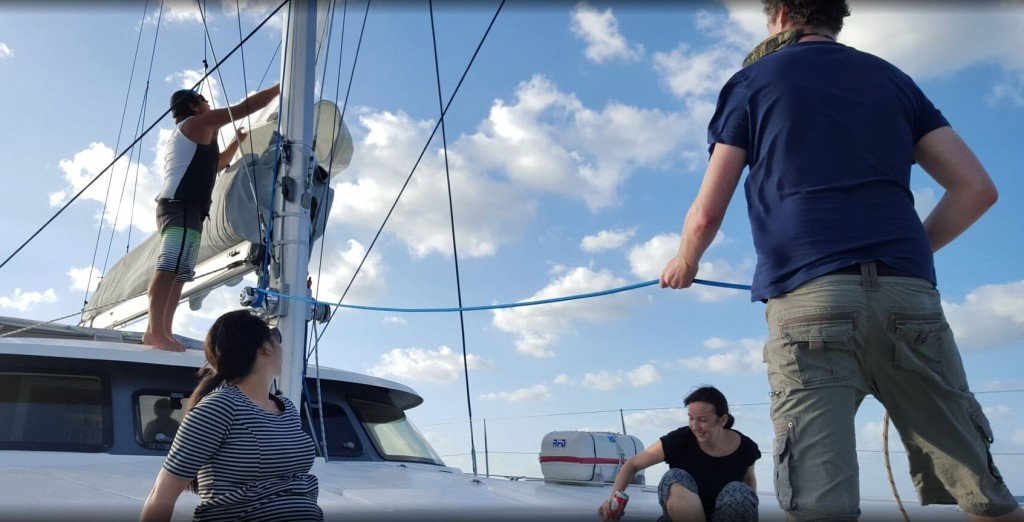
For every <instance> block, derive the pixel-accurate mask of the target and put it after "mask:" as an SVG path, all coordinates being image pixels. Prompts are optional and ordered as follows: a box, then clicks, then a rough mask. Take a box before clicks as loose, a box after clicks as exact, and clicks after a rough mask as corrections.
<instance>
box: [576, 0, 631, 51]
mask: <svg viewBox="0 0 1024 522" xmlns="http://www.w3.org/2000/svg"><path fill="white" fill-rule="evenodd" d="M571 29H572V33H573V34H574V35H576V37H577V38H579V39H581V40H583V41H584V42H586V44H587V49H586V50H585V51H584V55H585V56H586V57H587V59H588V60H590V61H592V62H594V63H605V62H607V61H616V60H617V61H626V62H628V61H638V60H640V59H642V58H643V56H644V46H643V45H641V44H635V45H630V44H629V42H628V41H627V40H626V38H625V37H624V36H622V34H621V33H620V32H619V21H618V20H617V19H616V18H615V15H614V14H612V10H611V9H605V10H604V11H598V10H597V9H596V8H594V7H592V6H591V5H590V4H588V3H586V2H580V3H578V4H576V7H575V9H573V11H572V25H571Z"/></svg>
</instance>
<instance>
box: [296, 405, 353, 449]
mask: <svg viewBox="0 0 1024 522" xmlns="http://www.w3.org/2000/svg"><path fill="white" fill-rule="evenodd" d="M323 405H324V415H323V417H324V424H323V428H324V430H326V431H327V454H328V455H330V456H332V457H358V456H359V455H362V454H363V444H362V443H361V442H359V437H358V436H356V430H355V427H354V426H352V421H351V420H349V418H348V415H346V414H345V410H344V409H343V408H342V407H341V406H338V405H337V404H334V403H331V402H325V403H324V404H323ZM309 411H310V412H312V414H313V422H312V424H313V426H312V427H313V430H312V432H310V422H309V420H308V417H307V416H306V409H305V408H303V410H302V429H303V430H304V431H305V432H306V433H311V435H312V436H313V440H314V441H316V443H317V446H318V447H317V449H316V454H317V455H323V447H322V445H323V442H322V441H321V440H320V437H321V430H320V410H319V409H318V408H317V404H309Z"/></svg>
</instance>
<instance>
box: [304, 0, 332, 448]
mask: <svg viewBox="0 0 1024 522" xmlns="http://www.w3.org/2000/svg"><path fill="white" fill-rule="evenodd" d="M336 7H337V2H336V1H332V2H331V3H330V4H328V5H327V19H328V20H329V22H328V23H325V24H324V33H323V35H322V37H321V40H320V45H318V46H317V50H316V60H314V63H316V62H319V60H320V51H321V50H322V49H324V47H326V50H325V53H324V62H323V63H324V69H323V74H321V79H320V101H323V99H324V88H325V87H326V83H327V64H328V63H329V62H330V56H331V37H332V36H333V35H334V13H335V10H336ZM339 63H340V59H339ZM339 79H340V66H339ZM319 125H320V111H316V118H315V120H314V122H313V129H314V133H313V151H314V152H315V151H316V138H317V136H316V130H317V129H319ZM331 144H332V150H333V144H334V140H333V139H332V140H331ZM311 160H312V161H316V158H315V156H314V157H313V158H311ZM328 179H330V178H328ZM329 186H330V185H329V183H327V184H325V186H324V196H326V193H327V190H328V187H329ZM317 210H318V211H320V210H321V209H320V207H319V206H318V207H317ZM312 218H313V223H316V222H317V217H316V216H312ZM325 223H326V221H325ZM309 235H310V238H309V240H310V243H312V241H313V236H315V235H316V231H315V230H313V228H312V227H311V228H310V232H309ZM320 253H321V255H322V254H323V246H322V244H321V247H320ZM317 279H318V280H319V274H317ZM315 331H316V323H314V324H313V329H312V331H311V332H310V334H309V336H303V343H304V345H303V352H304V353H305V357H304V359H303V360H304V363H303V365H302V386H303V391H305V393H306V401H307V403H308V402H312V397H311V396H310V393H309V390H308V389H307V386H306V372H307V369H308V368H309V354H310V352H312V353H313V355H314V362H315V364H316V367H315V368H316V369H315V371H316V401H317V407H318V408H319V410H318V411H319V412H320V434H321V440H323V457H324V462H330V454H329V453H328V449H327V427H326V426H325V425H324V416H323V412H324V404H323V388H322V386H321V383H320V345H319V343H316V342H314V339H315ZM307 417H308V418H309V423H310V431H311V432H312V431H313V426H312V424H313V417H312V416H309V415H308V413H307Z"/></svg>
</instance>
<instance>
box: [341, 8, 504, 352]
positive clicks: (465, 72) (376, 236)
mask: <svg viewBox="0 0 1024 522" xmlns="http://www.w3.org/2000/svg"><path fill="white" fill-rule="evenodd" d="M504 5H505V0H501V3H499V4H498V8H497V9H496V10H495V11H494V16H493V17H491V21H490V23H489V24H487V30H486V31H484V34H483V36H482V37H481V38H480V42H479V43H478V44H477V46H476V50H474V51H473V56H471V57H470V59H469V63H468V64H466V68H465V69H464V70H463V71H462V76H461V77H460V78H459V82H458V83H457V84H456V85H455V89H454V90H453V91H452V94H451V96H449V97H448V103H447V104H446V105H445V107H444V110H442V111H441V119H443V118H444V116H445V114H447V113H448V109H449V108H450V107H451V104H452V101H454V100H455V96H456V95H457V94H458V93H459V88H461V87H462V82H463V81H465V79H466V76H467V75H468V74H469V70H470V69H471V68H472V67H473V63H474V62H475V61H476V57H477V56H478V55H479V54H480V49H481V48H482V47H483V45H484V42H486V41H487V36H488V35H489V34H491V28H493V27H494V22H495V21H497V19H498V15H499V14H501V8H502V7H503V6H504ZM367 9H369V7H367ZM363 23H364V24H365V23H366V20H365V19H364V20H363ZM360 43H362V41H361V40H360ZM349 87H350V88H351V84H350V85H349ZM345 97H346V100H347V98H348V95H347V94H346V96H345ZM342 114H343V115H344V112H342ZM441 119H439V120H438V122H437V123H436V124H434V130H433V131H431V133H430V136H429V137H428V138H427V142H426V143H424V144H423V149H422V150H421V151H420V154H419V157H417V158H416V162H415V163H414V164H413V167H412V170H411V171H410V172H409V175H408V176H407V177H406V178H405V183H403V184H402V188H401V189H400V190H399V191H398V195H397V196H396V197H395V201H394V203H392V204H391V208H390V209H388V212H387V215H385V216H384V221H383V222H382V223H381V225H380V228H378V229H377V233H376V234H374V236H373V241H371V242H370V245H369V246H368V247H367V248H366V252H365V253H364V254H363V259H362V260H360V261H359V265H357V266H356V269H355V271H354V272H353V273H352V277H351V279H349V282H348V285H346V286H345V291H344V292H342V294H341V298H339V299H338V302H337V303H336V304H333V303H332V306H335V308H334V310H332V311H331V315H330V317H329V318H328V319H327V325H326V326H325V327H324V332H326V331H327V327H328V326H330V324H331V319H333V318H334V314H335V313H337V311H338V308H340V307H343V306H344V305H342V303H343V302H344V300H345V297H346V296H347V295H348V292H349V290H350V289H351V288H352V283H354V282H355V280H356V277H357V276H358V275H359V272H360V270H362V268H363V265H364V264H365V263H366V259H367V258H368V257H369V256H370V252H371V251H372V250H373V247H374V245H376V244H377V240H378V239H380V235H381V233H382V232H383V231H384V227H385V226H386V225H387V223H388V220H389V219H390V218H391V214H392V213H394V211H395V207H396V206H398V201H399V200H400V199H401V198H402V194H403V193H404V192H405V188H406V187H408V186H409V181H411V180H412V176H413V174H415V173H416V168H417V167H418V166H419V164H420V161H422V160H423V155H424V154H426V152H427V149H428V148H429V147H430V142H431V141H432V140H433V139H434V135H435V134H437V129H438V127H440V125H441ZM321 336H323V333H321Z"/></svg>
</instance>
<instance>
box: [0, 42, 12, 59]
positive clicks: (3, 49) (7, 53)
mask: <svg viewBox="0 0 1024 522" xmlns="http://www.w3.org/2000/svg"><path fill="white" fill-rule="evenodd" d="M11 56H14V51H12V50H11V48H10V47H8V46H7V44H5V43H3V42H0V58H9V57H11Z"/></svg>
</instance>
